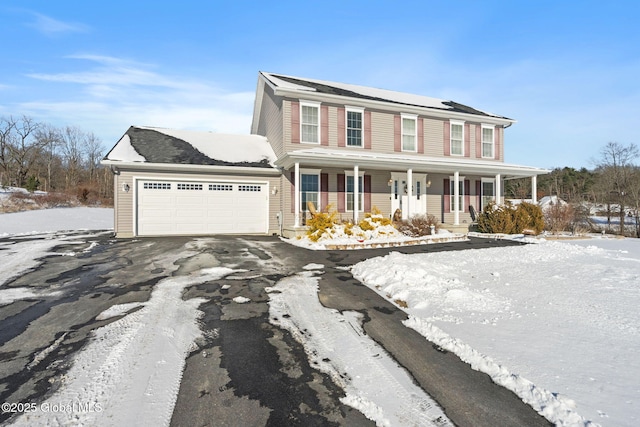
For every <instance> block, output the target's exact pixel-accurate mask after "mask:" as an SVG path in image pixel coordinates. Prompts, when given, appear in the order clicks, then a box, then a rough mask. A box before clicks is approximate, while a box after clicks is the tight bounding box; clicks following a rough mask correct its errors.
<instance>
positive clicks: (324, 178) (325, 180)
mask: <svg viewBox="0 0 640 427" xmlns="http://www.w3.org/2000/svg"><path fill="white" fill-rule="evenodd" d="M328 205H329V174H327V173H321V174H320V209H326V207H327V206H328Z"/></svg>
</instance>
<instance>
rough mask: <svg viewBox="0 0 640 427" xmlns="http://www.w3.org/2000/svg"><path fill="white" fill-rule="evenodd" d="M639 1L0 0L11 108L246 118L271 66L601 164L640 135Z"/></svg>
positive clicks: (158, 118)
mask: <svg viewBox="0 0 640 427" xmlns="http://www.w3.org/2000/svg"><path fill="white" fill-rule="evenodd" d="M639 14H640V2H637V1H616V0H612V1H609V2H603V1H588V0H587V1H568V0H567V1H546V0H543V1H528V0H524V1H507V0H504V1H464V0H460V1H427V0H425V1H403V2H392V1H358V0H354V1H333V0H325V1H322V2H317V1H308V2H299V1H297V2H289V1H282V2H248V1H240V0H238V1H233V2H221V1H210V2H205V1H192V0H183V1H180V2H162V1H157V0H156V1H153V2H151V1H145V0H141V1H127V2H124V1H120V0H112V1H110V2H87V1H71V0H69V1H66V0H60V1H55V2H53V1H50V0H37V1H35V0H19V1H18V0H4V1H2V3H0V40H2V62H1V64H2V65H1V66H0V116H5V117H6V116H9V115H13V116H20V115H23V114H25V115H28V116H30V117H33V118H34V119H36V120H38V121H42V122H47V123H51V124H53V125H55V126H66V125H70V126H77V127H80V128H81V129H82V130H84V131H87V132H93V133H94V134H96V135H97V136H98V137H99V138H101V139H102V141H103V143H104V146H105V149H108V148H110V147H111V146H112V145H113V144H115V142H116V141H117V140H118V139H119V137H120V136H121V135H122V134H123V133H124V132H125V131H126V130H127V128H128V127H129V126H130V125H145V126H161V127H174V128H184V129H196V130H211V131H215V132H224V133H248V132H249V130H250V125H251V112H252V109H253V99H254V94H255V88H256V84H257V75H258V71H269V72H275V73H281V74H288V75H293V76H299V77H309V78H317V79H323V80H331V81H338V82H343V83H352V84H359V85H365V86H373V87H378V88H383V89H390V90H397V91H402V92H410V93H416V94H421V95H426V96H433V97H437V98H443V99H448V100H454V101H457V102H460V103H463V104H467V105H471V106H473V107H475V108H478V109H481V110H486V111H490V112H493V113H496V114H500V115H504V116H507V117H510V118H514V119H516V120H517V121H518V122H517V123H516V124H515V125H513V126H512V127H511V128H509V129H508V130H507V132H506V141H505V142H506V161H507V162H509V163H515V164H523V165H530V166H539V167H548V168H552V167H562V166H571V167H576V168H579V167H583V166H584V167H587V168H591V167H592V166H593V164H592V160H593V159H595V158H597V157H598V154H599V150H600V149H601V147H603V146H604V145H605V144H606V143H607V142H609V141H617V142H620V143H624V144H627V143H636V144H638V143H640V141H639V140H638V139H639V137H638V134H639V133H638V131H637V130H636V126H638V122H639V118H640V114H639V112H640V108H639V107H638V106H639V105H640V81H639V80H640V30H639V29H638V28H639V25H638V24H637V22H638V16H639Z"/></svg>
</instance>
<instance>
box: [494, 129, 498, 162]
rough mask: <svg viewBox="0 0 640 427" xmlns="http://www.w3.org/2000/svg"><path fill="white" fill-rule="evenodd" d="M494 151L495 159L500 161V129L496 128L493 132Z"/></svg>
mask: <svg viewBox="0 0 640 427" xmlns="http://www.w3.org/2000/svg"><path fill="white" fill-rule="evenodd" d="M493 141H494V145H493V151H494V153H495V159H496V160H500V127H498V126H496V128H495V130H494V131H493Z"/></svg>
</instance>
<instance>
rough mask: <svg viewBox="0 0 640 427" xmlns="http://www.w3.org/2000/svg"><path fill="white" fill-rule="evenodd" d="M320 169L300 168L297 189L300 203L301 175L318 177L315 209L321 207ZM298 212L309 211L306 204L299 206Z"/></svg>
mask: <svg viewBox="0 0 640 427" xmlns="http://www.w3.org/2000/svg"><path fill="white" fill-rule="evenodd" d="M321 171H322V169H302V168H300V188H299V189H298V194H300V205H302V175H315V176H317V177H318V203H317V204H316V210H317V211H320V210H321V209H322V206H321V204H322V180H321V177H320V172H321ZM300 212H309V210H308V209H307V207H306V206H300Z"/></svg>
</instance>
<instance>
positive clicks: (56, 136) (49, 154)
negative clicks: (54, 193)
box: [36, 125, 62, 191]
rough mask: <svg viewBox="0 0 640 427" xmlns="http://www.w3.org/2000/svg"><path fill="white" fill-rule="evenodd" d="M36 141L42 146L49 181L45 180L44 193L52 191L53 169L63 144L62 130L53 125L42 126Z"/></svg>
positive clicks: (37, 132)
mask: <svg viewBox="0 0 640 427" xmlns="http://www.w3.org/2000/svg"><path fill="white" fill-rule="evenodd" d="M36 139H38V141H40V144H41V146H42V149H43V150H42V151H43V153H42V157H43V159H42V160H43V163H44V164H45V165H46V169H47V171H46V173H47V179H46V180H45V185H44V191H49V190H50V189H51V181H52V168H53V164H54V163H55V162H56V160H57V150H58V149H59V147H60V145H61V143H62V135H61V134H60V130H59V129H57V128H55V127H53V126H51V125H42V126H41V127H40V128H39V129H38V130H37V131H36Z"/></svg>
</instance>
